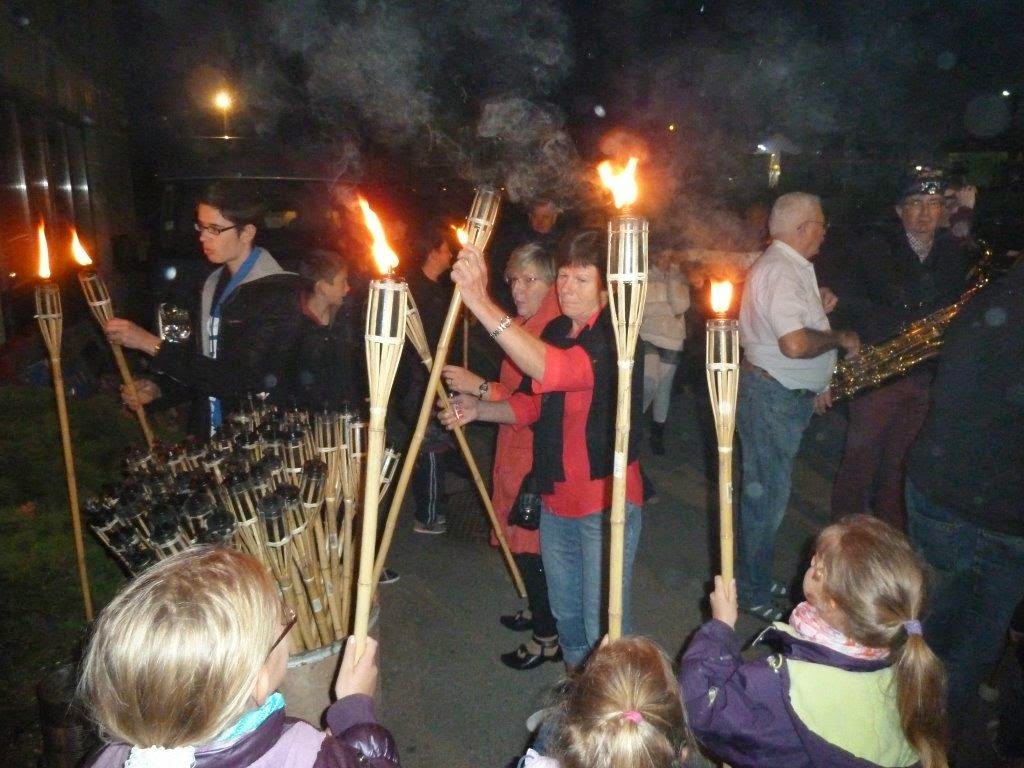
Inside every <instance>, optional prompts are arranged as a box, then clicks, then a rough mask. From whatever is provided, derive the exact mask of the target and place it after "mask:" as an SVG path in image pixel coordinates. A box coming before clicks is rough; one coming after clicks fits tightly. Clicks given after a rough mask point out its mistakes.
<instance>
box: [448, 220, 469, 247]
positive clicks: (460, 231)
mask: <svg viewBox="0 0 1024 768" xmlns="http://www.w3.org/2000/svg"><path fill="white" fill-rule="evenodd" d="M448 226H449V227H451V228H452V230H453V231H454V232H455V239H456V240H458V241H459V245H465V244H466V243H468V242H469V230H468V229H466V227H465V226H461V227H456V226H455V225H454V224H449V225H448Z"/></svg>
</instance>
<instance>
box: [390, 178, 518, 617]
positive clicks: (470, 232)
mask: <svg viewBox="0 0 1024 768" xmlns="http://www.w3.org/2000/svg"><path fill="white" fill-rule="evenodd" d="M500 208H501V193H500V192H498V190H496V189H495V188H494V187H488V186H482V187H478V188H477V190H476V195H475V196H474V198H473V207H472V208H470V211H469V216H468V217H467V218H466V241H465V242H466V243H471V244H473V245H474V246H476V247H477V248H478V249H480V251H481V252H482V251H485V250H486V249H487V243H488V242H490V239H491V233H492V232H493V231H494V223H495V221H497V219H498V210H499V209H500ZM461 308H462V292H461V291H460V290H459V286H455V290H454V291H453V292H452V301H451V304H449V305H448V315H447V316H446V317H445V319H444V325H443V326H442V327H441V336H440V338H439V339H438V342H437V351H436V352H435V353H434V364H433V367H432V368H431V369H430V376H429V377H428V379H427V390H426V392H424V393H423V402H422V403H421V404H420V414H419V418H418V419H417V421H416V429H415V430H414V431H413V434H412V440H410V441H409V447H408V449H407V450H406V453H405V461H403V462H402V471H401V472H400V473H399V475H398V483H397V484H396V485H395V494H394V496H392V497H391V507H390V509H389V510H388V520H387V525H386V526H385V527H384V535H383V537H382V539H381V542H380V553H379V554H378V556H377V558H378V561H379V563H380V567H381V568H383V564H384V563H385V562H386V561H387V556H388V550H389V549H390V548H391V539H392V537H393V536H394V533H395V523H397V522H398V513H399V512H400V511H401V509H402V502H403V501H404V500H405V492H406V490H407V489H408V487H409V479H410V478H411V477H412V470H413V466H414V465H415V463H416V458H417V456H418V455H419V452H420V446H421V445H422V444H423V436H424V435H425V434H426V431H427V422H428V421H429V420H430V415H431V412H432V411H433V407H434V396H435V393H436V392H437V388H438V386H439V385H440V383H441V369H442V368H444V365H445V361H446V360H447V359H448V347H449V345H450V344H451V340H452V332H453V331H454V330H455V324H456V322H457V321H458V319H459V310H460V309H461ZM516 588H517V589H518V590H519V594H520V596H522V597H525V596H526V591H525V590H524V589H522V588H520V587H519V584H518V583H517V584H516Z"/></svg>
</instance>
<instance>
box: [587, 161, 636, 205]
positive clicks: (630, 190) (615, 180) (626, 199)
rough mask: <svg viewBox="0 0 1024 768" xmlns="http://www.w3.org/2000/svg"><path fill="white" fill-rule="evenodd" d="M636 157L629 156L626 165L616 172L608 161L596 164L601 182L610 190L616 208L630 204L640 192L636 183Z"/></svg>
mask: <svg viewBox="0 0 1024 768" xmlns="http://www.w3.org/2000/svg"><path fill="white" fill-rule="evenodd" d="M637 162H639V161H638V160H637V158H635V157H631V158H629V162H628V163H626V167H625V168H623V169H622V170H621V171H618V172H616V171H615V170H614V169H613V168H612V164H611V162H610V161H608V160H605V161H604V162H603V163H601V164H600V165H599V166H597V174H598V176H600V177H601V183H602V184H604V185H605V186H606V187H608V189H610V190H611V192H612V198H613V199H614V201H615V207H616V208H622V207H624V206H627V205H632V204H633V203H635V202H636V198H637V196H638V195H639V194H640V188H639V187H638V186H637V183H636V165H637Z"/></svg>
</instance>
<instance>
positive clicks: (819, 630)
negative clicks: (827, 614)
mask: <svg viewBox="0 0 1024 768" xmlns="http://www.w3.org/2000/svg"><path fill="white" fill-rule="evenodd" d="M789 624H790V626H791V627H793V629H795V630H796V633H797V634H798V635H800V637H802V638H803V639H804V640H810V641H811V642H812V643H817V644H818V645H824V646H825V647H826V648H831V649H832V650H833V651H838V652H839V653H841V654H843V655H844V656H852V657H853V658H855V659H869V660H871V659H884V658H887V657H888V656H889V649H888V648H871V647H869V646H866V645H861V644H860V643H858V642H857V641H856V640H852V639H851V638H849V637H847V636H846V635H844V634H843V633H842V632H840V631H839V630H838V629H836V628H835V627H833V626H832V625H831V624H829V623H828V622H827V621H825V620H824V619H823V618H822V617H821V614H819V613H818V609H817V608H815V607H814V606H813V605H811V604H810V603H808V602H807V601H806V600H805V601H804V602H802V603H800V605H798V606H797V607H796V608H794V609H793V613H792V614H790V617H789Z"/></svg>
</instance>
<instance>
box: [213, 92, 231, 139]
mask: <svg viewBox="0 0 1024 768" xmlns="http://www.w3.org/2000/svg"><path fill="white" fill-rule="evenodd" d="M233 103H234V101H233V99H232V98H231V94H230V93H228V92H227V91H226V90H223V89H221V90H219V91H217V93H216V94H214V97H213V106H215V107H216V108H217V109H219V110H220V112H221V115H222V117H223V118H224V138H225V139H226V138H228V113H229V112H230V111H231V105H232V104H233Z"/></svg>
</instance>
